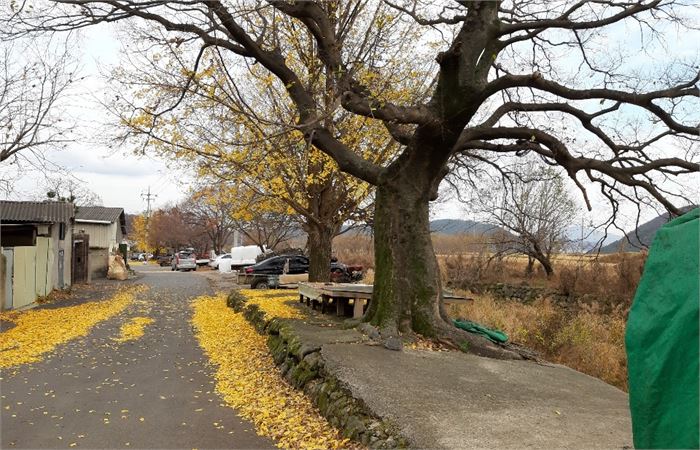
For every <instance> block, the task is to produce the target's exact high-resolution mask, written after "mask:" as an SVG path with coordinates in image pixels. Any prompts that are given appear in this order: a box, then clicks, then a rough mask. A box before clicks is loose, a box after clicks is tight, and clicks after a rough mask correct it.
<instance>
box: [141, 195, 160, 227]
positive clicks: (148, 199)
mask: <svg viewBox="0 0 700 450" xmlns="http://www.w3.org/2000/svg"><path fill="white" fill-rule="evenodd" d="M156 197H158V196H157V195H155V194H151V186H148V193H147V194H144V193H143V192H142V193H141V198H143V199H144V200H146V223H148V219H149V218H150V217H151V202H152V201H155V198H156Z"/></svg>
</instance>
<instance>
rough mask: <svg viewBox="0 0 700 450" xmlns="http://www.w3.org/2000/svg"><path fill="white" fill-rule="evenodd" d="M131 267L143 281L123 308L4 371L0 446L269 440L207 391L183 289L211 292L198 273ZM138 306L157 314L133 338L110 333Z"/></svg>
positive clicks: (188, 293) (240, 444)
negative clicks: (37, 356)
mask: <svg viewBox="0 0 700 450" xmlns="http://www.w3.org/2000/svg"><path fill="white" fill-rule="evenodd" d="M135 269H136V270H137V272H139V274H140V275H141V278H140V279H139V280H137V281H136V282H138V283H143V284H146V285H147V286H149V287H150V289H149V290H148V291H146V292H145V293H144V294H142V295H141V297H140V298H139V299H137V301H135V302H134V303H133V304H132V305H130V306H129V307H128V308H127V310H126V311H125V312H123V313H122V314H120V315H118V316H117V317H114V318H112V319H110V320H107V321H105V322H103V323H101V324H99V325H97V326H96V327H95V328H94V329H93V330H92V332H91V333H90V334H89V335H88V336H87V337H85V338H80V339H76V340H75V341H72V342H69V343H67V344H65V345H63V346H60V347H59V348H58V349H57V350H56V351H55V352H54V353H53V354H52V355H51V356H50V357H49V358H46V359H45V360H43V361H41V362H39V363H35V364H31V365H28V366H22V367H20V368H19V369H18V370H17V371H16V374H14V375H11V371H5V372H4V373H3V380H2V381H1V382H0V383H1V385H0V387H1V395H2V398H1V402H0V403H1V405H2V409H0V412H1V416H0V417H1V424H0V443H1V446H2V448H80V447H82V448H272V447H274V443H273V442H271V441H270V440H268V439H265V438H262V437H259V436H257V435H256V434H255V431H254V428H253V426H252V425H251V424H250V423H248V422H246V421H243V420H241V419H240V418H239V417H238V416H237V415H236V413H235V411H234V410H233V409H231V408H229V407H227V406H225V405H223V404H222V401H221V399H220V398H219V396H218V395H217V394H216V393H215V392H214V380H213V378H212V372H211V370H210V369H209V368H208V367H207V366H206V361H207V360H206V356H205V355H204V354H203V353H202V351H201V349H200V347H199V345H198V344H197V340H196V338H195V336H194V334H193V331H192V328H191V324H190V316H191V309H190V305H189V301H190V299H191V298H193V297H195V296H198V295H204V294H209V293H211V292H210V288H209V285H208V283H207V281H206V279H205V278H203V277H201V276H198V275H197V274H195V273H192V272H171V271H170V269H169V268H159V267H156V266H135ZM50 307H57V305H52V306H50ZM136 316H147V317H151V318H152V319H154V320H155V322H154V323H152V324H151V325H149V326H148V327H147V329H146V333H145V335H144V336H143V337H141V338H140V339H138V340H135V341H130V342H124V343H118V342H115V341H114V340H113V339H112V338H113V337H116V336H118V335H119V328H120V326H121V324H122V323H124V321H126V320H128V319H129V318H130V317H136ZM12 372H14V371H12Z"/></svg>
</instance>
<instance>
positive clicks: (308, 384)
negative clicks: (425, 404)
mask: <svg viewBox="0 0 700 450" xmlns="http://www.w3.org/2000/svg"><path fill="white" fill-rule="evenodd" d="M227 304H228V306H230V307H232V308H233V309H234V310H235V311H236V312H241V313H243V315H244V317H245V318H246V319H247V320H248V321H249V322H250V323H251V324H252V325H253V326H254V327H255V329H256V330H257V331H258V332H259V333H261V334H263V335H267V345H268V347H269V349H270V352H271V353H272V357H273V359H274V361H275V363H276V364H277V366H278V367H279V369H280V373H281V374H282V376H283V377H284V378H285V379H286V380H287V381H288V382H289V384H291V385H292V386H294V387H295V388H296V389H299V390H302V391H304V393H305V394H306V395H307V396H308V397H309V398H310V399H311V400H312V401H313V403H314V405H316V407H317V408H318V410H319V411H320V413H321V414H322V415H323V416H324V417H325V418H326V419H328V422H329V423H331V424H332V425H333V426H335V427H337V428H338V429H340V430H341V432H342V434H343V436H344V437H347V438H350V439H352V440H354V441H357V442H360V443H362V444H363V445H366V446H368V447H370V448H397V447H399V448H405V447H407V446H408V440H407V439H406V438H405V437H404V436H401V434H400V433H399V432H398V429H397V427H395V426H394V425H392V424H391V423H390V422H389V421H387V420H385V419H381V418H379V417H377V416H376V415H375V414H373V413H372V412H371V411H370V410H369V408H368V407H367V406H366V405H365V404H364V402H362V401H361V400H358V399H356V398H354V397H353V396H352V394H351V392H350V390H349V389H348V388H347V387H346V386H344V385H343V383H342V382H340V381H339V380H338V379H337V378H336V377H335V376H334V375H333V374H331V373H329V372H328V371H327V370H326V369H325V365H324V360H323V356H322V355H321V348H322V347H323V346H324V345H333V342H332V340H331V341H329V342H327V343H322V344H319V342H310V341H308V340H307V341H305V340H304V338H303V337H302V336H301V333H299V332H298V326H301V324H300V323H299V322H298V321H295V320H293V319H277V318H275V319H272V320H269V321H267V320H265V314H264V313H263V312H262V311H261V310H260V309H259V308H258V306H257V305H249V304H246V303H245V299H244V298H242V296H241V295H240V294H238V293H237V292H233V293H231V295H229V298H228V300H227ZM305 326H307V327H308V325H305ZM319 329H321V328H320V327H319ZM323 329H324V330H327V328H323Z"/></svg>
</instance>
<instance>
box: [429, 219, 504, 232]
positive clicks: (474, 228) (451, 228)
mask: <svg viewBox="0 0 700 450" xmlns="http://www.w3.org/2000/svg"><path fill="white" fill-rule="evenodd" d="M498 230H499V228H498V227H497V226H494V225H491V224H488V223H484V222H475V221H473V220H461V219H438V220H432V221H431V222H430V231H431V232H433V233H441V234H493V233H495V232H496V231H498Z"/></svg>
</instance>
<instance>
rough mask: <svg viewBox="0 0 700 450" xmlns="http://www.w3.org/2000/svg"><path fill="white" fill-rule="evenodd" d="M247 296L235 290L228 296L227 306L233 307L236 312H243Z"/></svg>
mask: <svg viewBox="0 0 700 450" xmlns="http://www.w3.org/2000/svg"><path fill="white" fill-rule="evenodd" d="M245 302H246V298H245V296H244V295H243V294H241V291H239V290H237V289H236V290H233V291H231V293H230V294H228V297H226V306H228V307H229V308H233V310H234V311H235V312H241V311H242V310H243V307H244V306H245Z"/></svg>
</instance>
